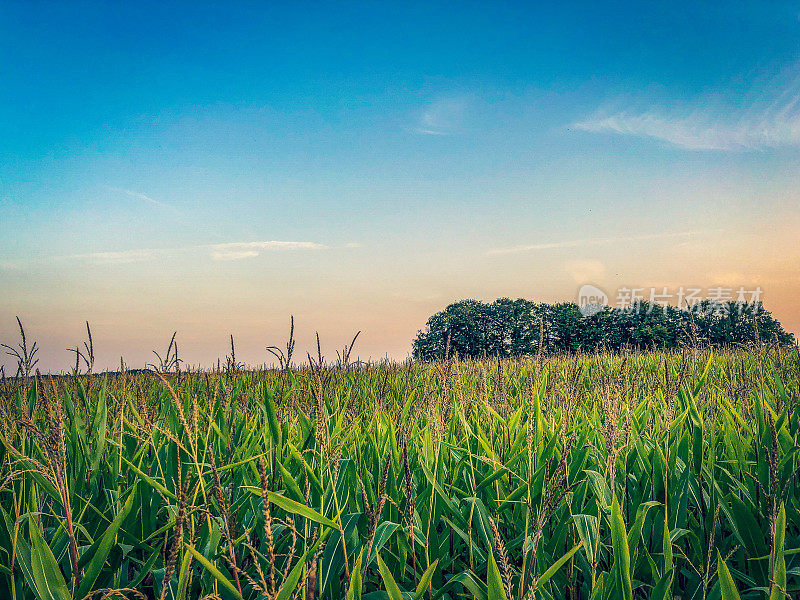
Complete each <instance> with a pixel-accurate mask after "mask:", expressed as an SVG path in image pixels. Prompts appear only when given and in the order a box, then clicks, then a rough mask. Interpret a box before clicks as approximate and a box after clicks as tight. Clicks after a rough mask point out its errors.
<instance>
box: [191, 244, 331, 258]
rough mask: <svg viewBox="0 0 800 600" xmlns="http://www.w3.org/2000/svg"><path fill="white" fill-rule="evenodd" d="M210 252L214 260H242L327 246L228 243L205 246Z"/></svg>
mask: <svg viewBox="0 0 800 600" xmlns="http://www.w3.org/2000/svg"><path fill="white" fill-rule="evenodd" d="M207 248H209V249H210V250H211V257H212V258H213V259H214V260H242V259H246V258H255V257H257V256H259V255H260V254H261V252H262V251H273V250H327V249H328V246H325V245H324V244H318V243H316V242H283V241H276V240H271V241H265V242H229V243H226V244H212V245H210V246H207Z"/></svg>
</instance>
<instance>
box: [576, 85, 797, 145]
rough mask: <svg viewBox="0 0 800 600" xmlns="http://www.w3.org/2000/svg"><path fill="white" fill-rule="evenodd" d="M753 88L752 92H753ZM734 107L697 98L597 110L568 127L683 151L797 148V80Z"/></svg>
mask: <svg viewBox="0 0 800 600" xmlns="http://www.w3.org/2000/svg"><path fill="white" fill-rule="evenodd" d="M754 89H755V88H754ZM759 89H763V91H760V92H758V93H757V94H755V93H746V94H745V95H744V97H743V100H742V101H740V102H736V103H730V102H723V101H720V99H719V98H712V97H700V98H697V99H695V100H694V101H693V102H692V103H690V104H689V105H686V106H684V107H683V109H681V110H676V109H672V110H668V109H665V108H663V107H654V106H648V107H646V108H624V109H622V110H607V109H601V110H598V111H597V112H596V113H595V114H594V115H593V116H591V117H589V118H587V119H585V120H582V121H578V122H576V123H573V125H572V127H574V128H575V129H579V130H582V131H588V132H593V133H611V134H614V135H626V136H634V137H641V138H651V139H657V140H661V141H664V142H667V143H669V144H672V145H674V146H677V147H679V148H683V149H686V150H695V151H703V150H723V151H730V150H765V149H769V148H779V147H787V146H798V145H800V76H796V77H795V78H794V79H793V80H790V81H789V82H788V83H787V82H786V80H785V79H784V80H783V83H780V82H775V81H773V82H768V83H767V84H766V85H765V86H763V88H759Z"/></svg>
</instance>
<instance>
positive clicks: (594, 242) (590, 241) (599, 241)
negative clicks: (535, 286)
mask: <svg viewBox="0 0 800 600" xmlns="http://www.w3.org/2000/svg"><path fill="white" fill-rule="evenodd" d="M708 233H711V232H709V231H679V232H672V233H653V234H648V235H631V236H622V237H607V238H583V239H579V240H566V241H562V242H547V243H543V244H529V245H522V246H511V247H508V248H494V249H492V250H489V252H487V254H489V255H492V256H495V255H502V254H519V253H522V252H534V251H537V250H552V249H557V248H582V247H586V246H603V245H606V244H617V243H628V242H638V241H647V240H659V239H669V238H685V237H691V236H696V235H705V234H708Z"/></svg>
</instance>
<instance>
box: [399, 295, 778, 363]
mask: <svg viewBox="0 0 800 600" xmlns="http://www.w3.org/2000/svg"><path fill="white" fill-rule="evenodd" d="M775 342H777V343H778V344H781V345H791V344H794V335H793V334H791V333H787V332H786V331H785V330H784V329H783V327H782V326H781V324H780V323H779V322H778V321H777V320H775V319H774V318H773V317H772V315H771V313H770V312H769V311H767V310H765V309H764V307H763V306H762V305H761V303H760V302H757V303H754V304H740V303H735V302H727V303H717V302H713V301H710V300H704V301H703V302H700V303H698V304H697V305H695V306H694V307H693V308H692V309H691V311H689V310H684V309H679V308H675V307H673V306H666V307H665V306H662V305H658V304H651V303H648V302H644V301H642V302H638V303H636V304H635V305H634V306H632V307H630V308H627V309H619V308H612V307H608V306H606V307H603V308H602V309H600V310H599V311H598V312H596V313H595V314H592V315H590V316H583V314H582V313H581V311H580V309H579V307H578V305H577V304H574V303H572V302H561V303H558V304H545V303H536V302H531V301H529V300H523V299H518V300H510V299H508V298H500V299H498V300H495V301H494V302H491V303H485V302H480V301H478V300H462V301H461V302H456V303H454V304H451V305H450V306H448V307H447V308H445V309H444V310H443V311H441V312H438V313H436V314H435V315H433V316H432V317H431V318H430V319H428V323H427V325H426V327H425V330H424V331H420V332H418V334H417V337H416V339H415V340H414V358H417V359H422V360H428V359H435V358H443V357H444V356H445V355H446V354H447V353H448V352H449V353H450V355H455V354H457V355H458V356H460V357H473V358H477V357H481V356H525V355H532V354H538V353H539V351H540V345H541V352H542V353H545V354H561V353H573V352H594V351H597V350H607V351H612V352H613V351H619V350H621V349H623V348H635V349H641V350H646V349H648V350H652V349H669V348H681V347H684V346H692V345H701V346H712V347H719V346H733V345H740V346H753V345H756V344H766V343H775Z"/></svg>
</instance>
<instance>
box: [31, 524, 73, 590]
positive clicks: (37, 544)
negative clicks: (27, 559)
mask: <svg viewBox="0 0 800 600" xmlns="http://www.w3.org/2000/svg"><path fill="white" fill-rule="evenodd" d="M28 525H29V527H30V532H31V571H32V572H33V579H34V581H35V582H36V592H37V594H38V595H39V600H71V598H72V596H71V595H70V593H69V588H68V587H67V582H66V581H64V576H63V575H62V574H61V569H59V568H58V563H57V562H56V557H55V556H53V551H52V550H50V546H48V545H47V543H46V542H45V541H44V538H43V537H42V533H41V531H39V526H38V525H37V524H36V519H35V518H33V517H31V518H29V519H28Z"/></svg>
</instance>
